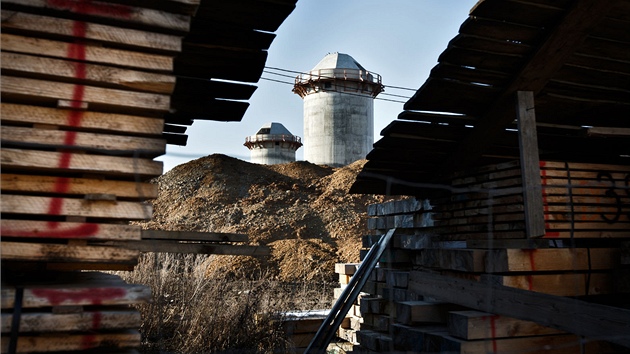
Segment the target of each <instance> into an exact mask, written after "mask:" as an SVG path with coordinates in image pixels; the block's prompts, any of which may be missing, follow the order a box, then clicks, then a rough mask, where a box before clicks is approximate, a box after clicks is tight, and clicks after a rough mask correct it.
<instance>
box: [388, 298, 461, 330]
mask: <svg viewBox="0 0 630 354" xmlns="http://www.w3.org/2000/svg"><path fill="white" fill-rule="evenodd" d="M459 309H461V307H460V306H458V305H454V304H450V303H441V302H429V301H403V302H399V303H397V304H396V322H398V323H402V324H405V325H409V324H413V323H446V320H447V319H448V312H449V311H456V310H459Z"/></svg>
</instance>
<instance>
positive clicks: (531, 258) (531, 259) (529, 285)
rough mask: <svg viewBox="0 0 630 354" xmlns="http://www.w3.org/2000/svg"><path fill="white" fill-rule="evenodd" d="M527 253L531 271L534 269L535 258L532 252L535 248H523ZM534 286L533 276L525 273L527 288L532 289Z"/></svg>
mask: <svg viewBox="0 0 630 354" xmlns="http://www.w3.org/2000/svg"><path fill="white" fill-rule="evenodd" d="M523 251H524V252H527V253H528V254H529V265H530V267H531V271H532V272H535V271H536V260H535V259H534V253H535V252H536V250H523ZM533 288H534V278H533V276H532V275H531V274H528V275H527V290H529V291H532V289H533Z"/></svg>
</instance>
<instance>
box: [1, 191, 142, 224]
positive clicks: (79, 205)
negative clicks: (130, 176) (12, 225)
mask: <svg viewBox="0 0 630 354" xmlns="http://www.w3.org/2000/svg"><path fill="white" fill-rule="evenodd" d="M0 210H1V212H2V213H6V214H27V215H63V216H80V217H91V218H112V219H125V220H148V219H151V215H152V213H153V208H152V206H151V205H149V204H145V203H139V202H122V201H100V200H86V199H71V198H49V197H33V196H22V195H3V196H2V200H1V201H0Z"/></svg>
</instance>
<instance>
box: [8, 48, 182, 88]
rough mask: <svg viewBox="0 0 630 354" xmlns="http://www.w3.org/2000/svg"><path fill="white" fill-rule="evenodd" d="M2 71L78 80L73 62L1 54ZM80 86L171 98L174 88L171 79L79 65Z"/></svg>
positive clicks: (164, 76)
mask: <svg viewBox="0 0 630 354" xmlns="http://www.w3.org/2000/svg"><path fill="white" fill-rule="evenodd" d="M1 59H2V70H3V71H4V73H6V74H7V75H16V76H23V75H28V76H30V77H34V76H36V77H41V78H42V79H45V78H48V79H50V78H55V79H60V81H61V80H68V79H77V70H78V69H77V67H78V65H79V64H77V62H75V61H70V60H63V59H53V58H47V57H40V56H33V55H25V54H18V53H8V52H2V58H1ZM80 79H81V83H82V84H88V85H93V86H105V87H114V88H117V89H121V90H131V91H141V92H152V93H161V94H167V95H169V94H171V93H172V92H173V90H174V88H175V77H174V76H172V75H166V74H159V73H150V72H143V71H137V70H129V69H119V68H116V67H111V66H104V65H95V64H82V65H81V77H80Z"/></svg>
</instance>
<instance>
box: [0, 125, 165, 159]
mask: <svg viewBox="0 0 630 354" xmlns="http://www.w3.org/2000/svg"><path fill="white" fill-rule="evenodd" d="M1 137H2V143H3V144H5V145H6V146H11V145H14V146H18V147H22V146H29V145H31V146H33V147H37V148H59V149H63V148H67V147H68V140H70V139H71V140H72V144H71V146H72V149H74V150H75V151H90V152H100V153H107V154H116V155H118V156H149V157H156V156H160V155H164V154H165V153H166V140H164V139H154V138H139V137H133V136H122V135H111V134H95V133H83V132H72V131H61V130H49V129H33V128H22V127H9V126H3V127H2V132H1Z"/></svg>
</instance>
